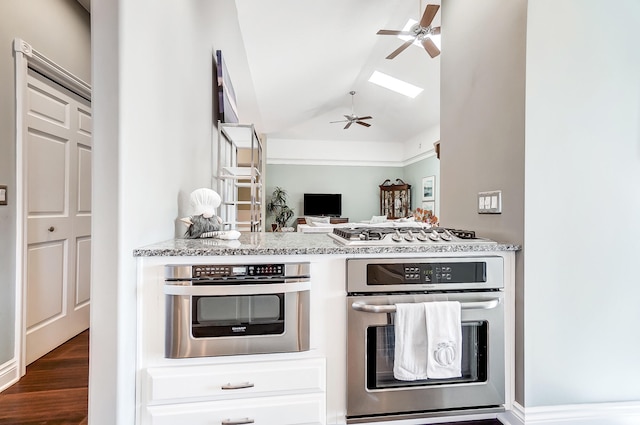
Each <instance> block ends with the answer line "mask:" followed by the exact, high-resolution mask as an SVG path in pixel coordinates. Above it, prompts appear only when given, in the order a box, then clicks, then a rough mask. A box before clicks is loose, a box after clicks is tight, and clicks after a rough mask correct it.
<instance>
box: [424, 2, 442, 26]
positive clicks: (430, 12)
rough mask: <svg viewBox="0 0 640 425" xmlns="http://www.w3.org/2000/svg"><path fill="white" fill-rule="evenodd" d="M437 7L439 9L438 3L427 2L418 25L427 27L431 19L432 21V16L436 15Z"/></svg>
mask: <svg viewBox="0 0 640 425" xmlns="http://www.w3.org/2000/svg"><path fill="white" fill-rule="evenodd" d="M438 9H440V5H439V4H428V5H427V8H426V9H425V10H424V13H423V14H422V19H420V26H421V27H428V26H429V25H431V21H433V18H434V17H435V16H436V13H438Z"/></svg>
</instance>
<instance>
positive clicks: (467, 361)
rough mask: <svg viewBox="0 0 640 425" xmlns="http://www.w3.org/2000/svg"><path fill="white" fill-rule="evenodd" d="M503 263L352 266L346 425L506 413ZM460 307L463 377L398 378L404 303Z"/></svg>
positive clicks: (364, 262)
mask: <svg viewBox="0 0 640 425" xmlns="http://www.w3.org/2000/svg"><path fill="white" fill-rule="evenodd" d="M503 269H504V265H503V259H502V258H501V257H469V258H428V259H425V258H420V259H416V258H404V259H395V258H394V259H350V260H347V293H348V297H347V299H348V302H347V321H348V323H347V326H348V331H347V423H364V422H368V421H371V420H372V419H375V420H386V419H389V420H392V419H394V420H398V419H407V418H421V417H430V416H445V415H456V414H464V413H484V412H494V411H500V410H503V409H504V407H503V406H504V403H505V362H504V351H505V345H504V344H505V342H504V293H503V288H504V270H503ZM434 301H458V302H459V303H460V309H461V316H460V323H461V331H462V340H461V342H462V344H461V345H462V349H461V352H462V353H461V354H462V356H461V357H462V360H461V364H462V366H461V376H460V377H457V378H448V379H418V380H414V381H404V380H398V379H396V378H394V373H393V365H394V344H395V337H394V335H395V328H394V326H395V323H394V322H395V315H396V314H395V312H396V308H397V307H396V304H399V303H430V302H434Z"/></svg>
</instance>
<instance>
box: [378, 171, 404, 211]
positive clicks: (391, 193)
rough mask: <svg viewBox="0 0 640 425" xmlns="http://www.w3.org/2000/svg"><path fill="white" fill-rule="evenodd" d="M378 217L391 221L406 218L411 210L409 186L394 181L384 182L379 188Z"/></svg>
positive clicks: (399, 181)
mask: <svg viewBox="0 0 640 425" xmlns="http://www.w3.org/2000/svg"><path fill="white" fill-rule="evenodd" d="M379 187H380V215H385V216H387V218H388V219H390V220H393V219H397V218H403V217H407V216H408V215H409V214H410V210H411V185H410V184H407V183H405V182H403V181H402V180H401V179H396V181H395V182H393V183H392V182H391V180H389V179H387V180H385V181H384V182H383V183H382V184H381V185H380V186H379Z"/></svg>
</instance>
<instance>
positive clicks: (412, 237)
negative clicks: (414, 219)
mask: <svg viewBox="0 0 640 425" xmlns="http://www.w3.org/2000/svg"><path fill="white" fill-rule="evenodd" d="M404 239H405V240H406V241H409V242H413V241H415V240H416V237H415V236H413V233H412V232H411V230H409V231H408V232H407V234H406V235H405V237H404Z"/></svg>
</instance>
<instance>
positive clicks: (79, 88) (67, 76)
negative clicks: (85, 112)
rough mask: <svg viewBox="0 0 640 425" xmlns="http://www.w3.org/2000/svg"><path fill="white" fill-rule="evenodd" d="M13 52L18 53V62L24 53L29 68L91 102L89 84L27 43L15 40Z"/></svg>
mask: <svg viewBox="0 0 640 425" xmlns="http://www.w3.org/2000/svg"><path fill="white" fill-rule="evenodd" d="M13 50H14V52H16V61H17V59H18V56H21V55H18V53H22V56H23V57H24V58H25V59H26V60H27V64H28V67H29V68H31V69H34V70H36V71H38V72H39V73H41V74H42V75H44V76H46V77H47V78H49V79H51V80H53V81H55V82H56V83H58V84H60V85H61V86H63V87H65V88H67V89H69V90H71V91H72V92H74V93H76V94H78V95H80V96H82V97H84V98H85V99H87V100H91V86H90V85H89V84H88V83H86V82H84V81H83V80H81V79H79V78H78V77H76V76H75V75H73V74H72V73H71V72H69V71H67V70H66V69H64V68H63V67H61V66H60V65H58V64H56V63H55V62H54V61H52V60H51V59H49V58H47V57H46V56H45V55H43V54H42V53H40V52H38V51H37V50H35V49H34V48H33V47H31V45H30V44H29V43H27V42H26V41H24V40H22V39H20V38H16V39H14V40H13ZM17 78H18V75H17V74H16V79H17Z"/></svg>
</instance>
